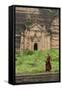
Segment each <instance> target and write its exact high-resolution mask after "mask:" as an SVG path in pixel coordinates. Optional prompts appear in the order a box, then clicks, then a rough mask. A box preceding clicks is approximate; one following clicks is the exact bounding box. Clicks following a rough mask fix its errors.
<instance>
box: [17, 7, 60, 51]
mask: <svg viewBox="0 0 62 90" xmlns="http://www.w3.org/2000/svg"><path fill="white" fill-rule="evenodd" d="M51 48H56V49H59V15H53V16H51V15H50V16H49V15H48V9H43V8H41V9H40V8H39V9H38V8H22V7H17V8H16V50H17V51H22V50H25V49H29V50H33V51H34V50H41V51H42V50H47V49H51Z"/></svg>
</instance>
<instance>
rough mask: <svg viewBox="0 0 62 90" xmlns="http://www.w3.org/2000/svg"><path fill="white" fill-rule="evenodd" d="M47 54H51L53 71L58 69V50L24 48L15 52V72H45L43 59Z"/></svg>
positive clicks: (44, 59)
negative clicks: (21, 51) (22, 50)
mask: <svg viewBox="0 0 62 90" xmlns="http://www.w3.org/2000/svg"><path fill="white" fill-rule="evenodd" d="M48 54H50V56H51V65H52V70H51V71H53V72H56V71H58V70H59V60H58V58H57V57H58V56H59V52H58V50H56V49H51V50H46V51H30V50H25V51H24V52H23V53H17V54H16V59H17V60H16V73H41V72H45V61H46V59H47V56H48Z"/></svg>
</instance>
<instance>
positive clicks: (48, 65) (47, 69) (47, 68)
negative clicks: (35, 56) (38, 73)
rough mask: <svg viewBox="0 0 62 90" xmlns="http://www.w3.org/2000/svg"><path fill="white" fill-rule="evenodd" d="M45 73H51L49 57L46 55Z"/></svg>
mask: <svg viewBox="0 0 62 90" xmlns="http://www.w3.org/2000/svg"><path fill="white" fill-rule="evenodd" d="M46 71H51V57H50V55H49V54H48V56H47V60H46Z"/></svg>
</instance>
